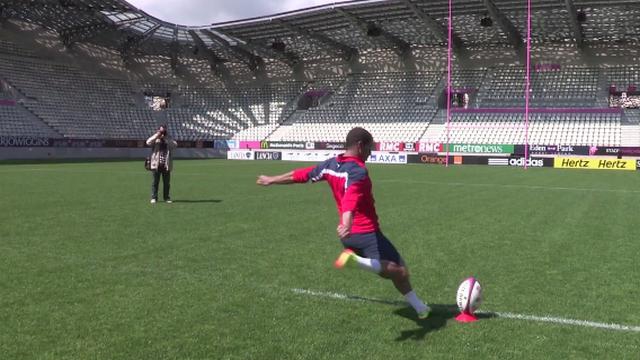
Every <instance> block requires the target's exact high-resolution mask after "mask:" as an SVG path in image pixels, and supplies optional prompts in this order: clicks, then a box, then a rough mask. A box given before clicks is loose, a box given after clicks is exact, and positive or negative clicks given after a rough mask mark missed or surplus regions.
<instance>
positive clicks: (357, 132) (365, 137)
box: [345, 127, 373, 149]
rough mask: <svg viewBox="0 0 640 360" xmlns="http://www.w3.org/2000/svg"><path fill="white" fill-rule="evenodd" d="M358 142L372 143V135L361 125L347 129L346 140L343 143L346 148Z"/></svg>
mask: <svg viewBox="0 0 640 360" xmlns="http://www.w3.org/2000/svg"><path fill="white" fill-rule="evenodd" d="M359 142H362V144H363V145H369V144H372V143H373V136H371V133H370V132H368V131H367V130H365V129H363V128H361V127H355V128H353V129H351V131H349V134H347V142H346V143H345V147H346V148H347V149H348V148H350V147H352V146H354V145H357V144H358V143H359Z"/></svg>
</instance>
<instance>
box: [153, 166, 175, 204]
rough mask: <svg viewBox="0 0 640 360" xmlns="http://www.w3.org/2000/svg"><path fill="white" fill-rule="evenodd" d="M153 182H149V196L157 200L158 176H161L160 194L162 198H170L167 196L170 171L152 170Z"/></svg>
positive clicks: (169, 186) (169, 184) (169, 185)
mask: <svg viewBox="0 0 640 360" xmlns="http://www.w3.org/2000/svg"><path fill="white" fill-rule="evenodd" d="M151 173H152V174H153V183H152V184H151V198H152V199H156V200H158V184H160V176H162V195H163V196H164V200H169V199H171V198H170V197H169V189H170V188H171V171H168V170H153V171H152V172H151Z"/></svg>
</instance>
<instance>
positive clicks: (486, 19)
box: [480, 16, 493, 27]
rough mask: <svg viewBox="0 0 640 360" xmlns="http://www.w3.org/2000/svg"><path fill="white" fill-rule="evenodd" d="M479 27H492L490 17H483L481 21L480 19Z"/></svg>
mask: <svg viewBox="0 0 640 360" xmlns="http://www.w3.org/2000/svg"><path fill="white" fill-rule="evenodd" d="M480 26H482V27H492V26H493V20H492V19H491V18H490V17H488V16H485V17H483V18H482V19H480Z"/></svg>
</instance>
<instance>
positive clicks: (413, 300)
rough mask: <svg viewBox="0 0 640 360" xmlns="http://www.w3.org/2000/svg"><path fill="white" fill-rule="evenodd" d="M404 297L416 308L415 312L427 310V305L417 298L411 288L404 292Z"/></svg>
mask: <svg viewBox="0 0 640 360" xmlns="http://www.w3.org/2000/svg"><path fill="white" fill-rule="evenodd" d="M404 298H405V299H407V301H408V302H409V304H411V306H412V307H413V308H414V309H415V310H416V312H419V313H420V312H423V311H425V310H427V305H425V304H424V303H423V302H422V300H420V299H419V298H418V295H416V292H415V291H413V290H411V291H409V292H408V293H406V294H404Z"/></svg>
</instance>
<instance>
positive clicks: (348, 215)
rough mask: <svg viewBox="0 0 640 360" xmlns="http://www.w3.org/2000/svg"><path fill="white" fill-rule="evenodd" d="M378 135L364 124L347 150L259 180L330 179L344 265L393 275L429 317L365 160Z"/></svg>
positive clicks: (265, 182) (264, 182)
mask: <svg viewBox="0 0 640 360" xmlns="http://www.w3.org/2000/svg"><path fill="white" fill-rule="evenodd" d="M373 145H374V143H373V137H372V136H371V134H370V133H369V132H368V131H367V130H365V129H363V128H358V127H357V128H354V129H352V130H351V131H350V132H349V134H348V135H347V142H346V151H345V153H344V154H342V155H338V156H337V157H335V158H332V159H328V160H326V161H325V162H323V163H321V164H319V165H317V166H312V167H309V168H304V169H297V170H294V171H291V172H288V173H286V174H282V175H278V176H265V175H261V176H259V177H258V181H257V183H258V185H263V186H269V185H274V184H278V185H283V184H293V183H306V182H309V181H311V182H317V181H321V180H326V181H327V182H328V183H329V186H330V187H331V191H333V197H334V198H335V200H336V203H337V205H338V212H339V214H340V224H339V225H338V229H337V231H338V236H339V237H340V240H341V241H342V245H343V246H344V248H345V250H344V251H342V253H341V254H340V256H338V259H337V260H336V261H335V267H336V268H338V269H342V268H344V267H347V266H351V265H355V266H357V267H360V268H362V269H365V270H368V271H371V272H374V273H376V274H378V275H380V276H381V277H383V278H386V279H391V281H393V285H394V286H395V287H396V289H398V291H400V293H401V294H402V295H404V297H405V299H407V301H408V302H409V304H411V306H412V307H413V308H414V309H415V310H416V312H417V314H418V318H420V319H425V318H427V317H428V316H429V312H430V311H431V309H430V308H429V307H428V306H427V305H425V303H424V302H422V300H420V299H419V298H418V296H417V295H416V293H415V292H414V291H413V289H412V288H411V283H410V282H409V271H408V270H407V267H406V265H405V263H404V260H403V259H402V257H401V256H400V254H399V253H398V251H397V250H396V248H395V247H394V246H393V244H391V242H390V241H389V240H388V239H387V238H386V237H385V236H384V235H383V234H382V232H381V231H380V226H379V225H378V215H377V214H376V208H375V206H374V200H373V195H372V192H371V187H372V184H371V180H370V179H369V175H368V173H367V168H366V167H365V164H364V162H365V160H366V159H367V158H368V157H369V155H370V154H371V148H372V147H373Z"/></svg>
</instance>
